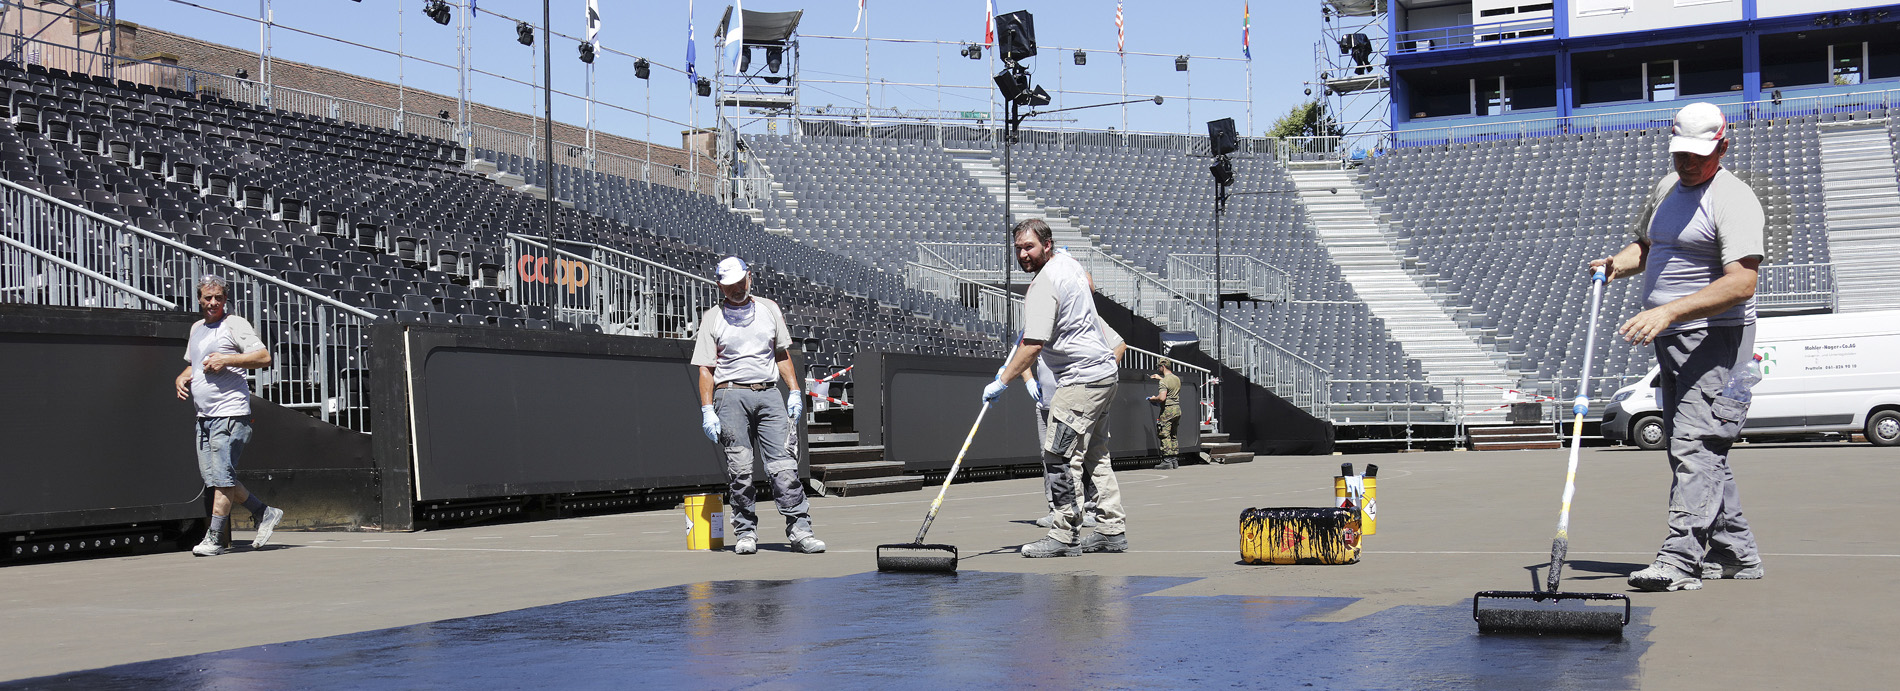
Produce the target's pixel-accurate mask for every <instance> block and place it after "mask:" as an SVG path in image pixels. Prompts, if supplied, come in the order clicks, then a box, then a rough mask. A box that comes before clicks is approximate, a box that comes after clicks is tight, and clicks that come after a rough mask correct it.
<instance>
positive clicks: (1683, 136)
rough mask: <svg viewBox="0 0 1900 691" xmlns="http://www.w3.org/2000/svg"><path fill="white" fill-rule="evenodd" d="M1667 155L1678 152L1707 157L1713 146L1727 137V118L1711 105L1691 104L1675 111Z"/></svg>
mask: <svg viewBox="0 0 1900 691" xmlns="http://www.w3.org/2000/svg"><path fill="white" fill-rule="evenodd" d="M1670 133H1671V134H1673V135H1675V136H1672V137H1670V138H1669V153H1672V154H1673V153H1676V152H1678V151H1681V152H1686V153H1692V154H1695V155H1697V156H1707V155H1709V154H1710V153H1712V152H1714V151H1715V145H1716V144H1717V143H1718V142H1721V141H1722V140H1723V139H1724V138H1726V137H1727V136H1728V118H1724V117H1722V109H1721V108H1717V107H1716V106H1715V104H1713V103H1691V104H1689V105H1686V106H1683V107H1682V110H1678V111H1676V124H1675V126H1674V127H1672V128H1670Z"/></svg>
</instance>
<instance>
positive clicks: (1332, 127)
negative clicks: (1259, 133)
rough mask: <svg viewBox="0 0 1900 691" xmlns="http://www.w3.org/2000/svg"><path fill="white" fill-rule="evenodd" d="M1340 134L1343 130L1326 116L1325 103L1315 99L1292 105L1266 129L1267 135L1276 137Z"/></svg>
mask: <svg viewBox="0 0 1900 691" xmlns="http://www.w3.org/2000/svg"><path fill="white" fill-rule="evenodd" d="M1342 134H1345V130H1343V129H1341V128H1340V127H1339V123H1336V122H1333V119H1332V118H1331V117H1329V116H1328V114H1327V112H1326V103H1325V102H1324V101H1320V100H1317V99H1315V100H1312V101H1307V102H1305V103H1301V104H1299V105H1296V106H1293V109H1292V110H1289V111H1287V113H1286V115H1282V116H1280V119H1279V120H1277V121H1275V122H1274V123H1273V127H1272V129H1269V130H1267V136H1269V137H1273V138H1276V139H1277V138H1285V137H1337V136H1340V135H1342Z"/></svg>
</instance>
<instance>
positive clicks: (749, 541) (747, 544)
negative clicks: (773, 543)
mask: <svg viewBox="0 0 1900 691" xmlns="http://www.w3.org/2000/svg"><path fill="white" fill-rule="evenodd" d="M732 553H733V554H758V553H759V541H758V540H756V539H753V537H752V536H751V535H747V536H745V537H742V538H739V541H738V542H735V543H732Z"/></svg>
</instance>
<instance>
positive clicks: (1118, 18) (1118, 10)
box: [1115, 0, 1128, 53]
mask: <svg viewBox="0 0 1900 691" xmlns="http://www.w3.org/2000/svg"><path fill="white" fill-rule="evenodd" d="M1127 38H1128V34H1127V31H1126V30H1125V29H1123V28H1122V1H1121V0H1115V52H1117V53H1125V52H1127V49H1126V48H1123V47H1122V46H1123V45H1124V44H1123V41H1125V40H1126V39H1127Z"/></svg>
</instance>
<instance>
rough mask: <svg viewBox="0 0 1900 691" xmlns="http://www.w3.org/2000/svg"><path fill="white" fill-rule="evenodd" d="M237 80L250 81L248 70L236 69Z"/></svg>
mask: <svg viewBox="0 0 1900 691" xmlns="http://www.w3.org/2000/svg"><path fill="white" fill-rule="evenodd" d="M237 78H238V79H250V78H251V71H250V70H247V69H244V68H242V67H239V68H238V71H237Z"/></svg>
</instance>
